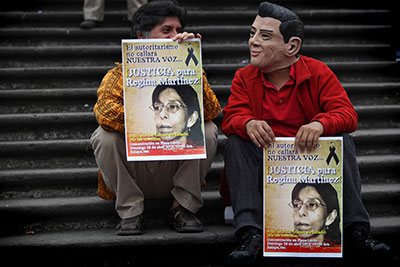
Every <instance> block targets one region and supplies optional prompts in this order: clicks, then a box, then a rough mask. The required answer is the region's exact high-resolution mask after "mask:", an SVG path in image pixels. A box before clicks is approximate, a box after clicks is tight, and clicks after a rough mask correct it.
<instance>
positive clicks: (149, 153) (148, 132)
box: [122, 39, 206, 161]
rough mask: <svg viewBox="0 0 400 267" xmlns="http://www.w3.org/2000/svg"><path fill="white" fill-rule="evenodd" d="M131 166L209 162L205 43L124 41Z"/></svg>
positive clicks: (127, 131)
mask: <svg viewBox="0 0 400 267" xmlns="http://www.w3.org/2000/svg"><path fill="white" fill-rule="evenodd" d="M122 59H123V76H124V77H123V78H124V107H125V137H126V152H127V159H128V160H129V161H135V160H136V161H148V160H184V159H202V158H206V150H205V136H204V118H203V81H202V77H203V76H202V63H201V44H200V40H199V39H191V40H188V41H184V42H182V43H178V42H174V41H172V40H171V39H140V40H136V39H135V40H122Z"/></svg>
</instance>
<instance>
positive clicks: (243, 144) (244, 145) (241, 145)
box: [225, 134, 252, 153]
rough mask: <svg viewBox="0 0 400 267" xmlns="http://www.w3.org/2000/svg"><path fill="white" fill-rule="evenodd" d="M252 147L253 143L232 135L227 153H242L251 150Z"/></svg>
mask: <svg viewBox="0 0 400 267" xmlns="http://www.w3.org/2000/svg"><path fill="white" fill-rule="evenodd" d="M251 145H252V143H251V142H250V141H248V140H244V139H243V138H241V137H240V136H238V135H235V134H234V135H230V136H228V140H227V141H226V144H225V153H230V152H235V151H236V152H239V153H240V152H241V151H244V150H248V149H250V147H251Z"/></svg>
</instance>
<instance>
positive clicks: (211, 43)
mask: <svg viewBox="0 0 400 267" xmlns="http://www.w3.org/2000/svg"><path fill="white" fill-rule="evenodd" d="M179 2H180V3H181V4H182V5H183V6H185V7H186V8H187V9H188V15H189V22H188V25H187V28H186V30H187V31H191V32H199V33H201V34H202V35H203V44H202V46H203V64H204V68H205V69H206V72H207V74H208V78H209V81H210V84H211V87H212V88H213V89H214V91H215V92H216V94H217V96H218V98H219V100H220V103H221V105H222V106H225V105H226V103H227V99H228V97H229V93H230V92H229V88H230V83H231V80H232V78H233V74H234V72H235V70H237V69H238V68H240V67H242V66H245V65H246V64H248V47H247V39H248V32H249V25H250V24H251V23H252V21H253V19H254V17H255V13H256V10H257V6H258V3H259V1H253V0H249V1H239V0H230V1H209V0H205V1H195V0H186V1H185V0H180V1H179ZM274 2H279V3H281V4H283V5H286V6H287V7H289V8H292V9H293V10H295V11H296V12H297V14H299V16H300V17H301V18H302V19H303V21H304V23H305V24H306V42H305V44H304V46H303V49H302V54H304V55H307V56H311V57H314V58H317V59H320V60H322V61H324V62H325V63H327V65H328V66H329V67H331V68H332V69H333V71H334V72H335V73H336V75H337V76H338V77H339V79H340V81H341V82H342V84H343V86H344V87H345V88H346V90H347V92H348V94H349V96H350V98H351V100H352V102H353V104H354V105H355V108H356V110H357V112H358V114H359V129H358V130H357V131H356V132H354V133H353V134H352V136H353V137H354V141H355V143H356V147H357V151H358V161H359V166H360V172H361V175H362V181H363V187H362V196H363V199H364V202H365V204H366V206H367V208H368V210H369V212H370V215H371V223H372V232H373V234H374V236H375V237H376V238H377V239H380V240H383V241H385V242H387V243H388V244H390V245H392V246H394V248H395V249H396V251H397V252H396V253H397V254H398V255H399V254H400V253H399V247H400V246H399V245H398V241H397V240H398V238H400V181H399V176H400V175H399V164H400V116H399V115H400V105H399V103H400V96H399V89H400V75H399V74H400V72H399V69H400V68H399V66H398V65H396V62H395V51H394V49H393V47H392V45H391V44H392V43H393V39H392V38H391V36H392V34H393V28H392V13H391V11H390V10H391V8H390V5H389V4H388V3H390V2H389V1H387V3H386V1H380V2H379V3H375V5H368V4H365V5H363V6H352V5H351V3H347V2H346V1H335V2H334V3H326V1H312V0H306V1H295V0H286V1H274ZM82 5H83V1H81V0H70V1H67V0H39V1H32V2H30V3H29V4H28V3H27V4H26V5H24V6H18V5H17V4H16V3H15V4H12V3H11V7H10V8H9V9H8V10H3V11H1V12H0V23H1V24H0V25H1V28H0V36H1V38H0V59H1V60H0V81H1V82H0V103H1V104H0V215H1V220H0V235H1V237H0V247H1V251H2V253H3V254H4V255H5V256H6V257H7V255H9V256H10V257H13V260H14V261H15V262H22V263H31V262H40V263H43V264H45V263H46V264H49V265H51V264H53V263H54V261H53V259H56V260H57V265H61V266H63V265H64V266H99V265H102V266H103V265H104V266H124V265H131V264H143V265H147V264H149V263H152V264H158V263H169V264H176V263H179V262H181V261H182V260H186V262H188V264H187V265H214V264H223V263H224V261H225V259H226V256H227V255H228V253H229V252H230V250H231V249H232V248H233V247H234V245H235V239H234V236H233V231H232V228H231V226H228V225H225V223H224V219H223V211H224V207H223V205H222V202H221V199H220V196H219V193H218V184H219V177H220V174H221V170H222V166H223V147H224V142H225V139H226V137H224V136H223V134H222V133H221V134H220V136H219V148H218V155H217V157H216V160H215V162H214V163H213V165H212V168H211V170H210V172H209V174H208V177H207V181H208V184H207V186H206V187H205V188H204V191H203V196H204V199H205V206H204V207H203V208H202V209H201V211H200V212H199V217H200V218H201V219H202V220H203V222H204V223H205V224H206V228H205V232H204V233H201V234H177V233H175V232H173V231H171V230H169V229H168V228H167V226H166V224H165V220H166V215H167V212H168V209H169V206H170V203H164V202H160V201H156V200H148V201H146V203H145V206H146V219H147V225H148V230H147V233H146V234H145V235H143V236H139V237H137V236H136V237H118V236H115V235H114V231H113V226H114V225H115V224H116V223H118V221H119V219H118V216H117V215H116V213H115V211H114V207H113V205H114V203H113V202H112V201H111V202H110V201H104V200H102V199H100V198H98V197H97V194H96V189H97V170H98V169H97V166H96V163H95V160H94V157H93V152H92V150H91V146H90V142H89V137H90V134H91V133H92V132H93V130H94V129H95V128H96V126H97V123H96V121H95V118H94V115H93V112H92V109H93V106H94V103H95V101H96V90H97V87H98V86H99V83H100V81H101V79H102V77H103V76H104V75H105V73H106V71H107V70H108V69H110V68H112V67H113V63H114V62H116V61H118V62H120V61H121V59H120V58H121V54H120V40H121V39H123V38H129V37H130V30H129V27H128V25H129V23H128V21H126V18H125V17H126V15H125V6H126V3H125V1H122V0H113V1H106V13H105V21H104V22H103V24H102V27H101V28H97V29H92V30H81V29H80V28H79V23H80V22H81V20H82V17H83V15H82ZM220 121H221V117H218V118H217V119H216V122H217V123H218V124H219V123H220ZM13 252H17V253H18V252H19V253H18V254H19V255H21V256H20V257H18V258H16V259H15V258H14V257H15V256H11V255H16V253H14V254H12V253H13ZM20 252H23V253H20ZM152 254H156V255H157V256H156V257H151V255H152ZM51 256H52V257H51ZM345 257H346V254H345ZM269 262H272V263H275V264H276V265H277V266H283V265H286V264H291V265H297V264H300V265H301V264H308V263H309V264H314V265H313V266H332V264H341V261H332V260H321V259H319V260H318V261H317V260H312V259H310V260H305V259H302V260H301V261H298V260H296V261H295V260H292V259H274V260H270V261H269ZM300 265H298V266H300ZM301 266H304V265H301Z"/></svg>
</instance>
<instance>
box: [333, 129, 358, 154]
mask: <svg viewBox="0 0 400 267" xmlns="http://www.w3.org/2000/svg"><path fill="white" fill-rule="evenodd" d="M336 136H341V137H342V138H343V151H344V153H348V152H350V153H352V154H355V153H356V147H355V145H354V142H353V138H352V137H351V136H350V135H349V134H348V133H346V132H343V133H338V134H336Z"/></svg>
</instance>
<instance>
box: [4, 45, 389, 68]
mask: <svg viewBox="0 0 400 267" xmlns="http://www.w3.org/2000/svg"><path fill="white" fill-rule="evenodd" d="M100 54H101V55H102V56H101V57H99V55H100ZM301 54H304V55H306V56H309V57H313V58H316V59H319V60H321V61H324V62H325V61H328V62H335V61H336V62H342V61H344V62H345V61H352V62H354V61H384V60H386V61H387V60H393V59H394V53H393V51H392V49H391V48H390V45H388V44H341V45H338V44H333V45H331V44H317V45H311V44H310V45H307V44H306V45H304V46H303V48H302V51H301ZM202 55H203V64H210V63H213V62H214V63H243V62H248V61H249V48H248V45H247V44H218V45H217V44H207V43H205V44H204V45H203V46H202ZM0 56H1V57H2V58H3V60H2V62H1V63H0V67H2V68H15V67H37V66H42V65H45V66H48V67H57V66H59V67H62V66H93V65H98V66H104V65H110V64H112V63H113V62H115V61H121V47H120V46H118V45H112V46H97V45H90V46H89V45H83V46H82V45H72V46H60V45H59V46H55V45H53V46H41V47H35V46H26V47H0Z"/></svg>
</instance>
